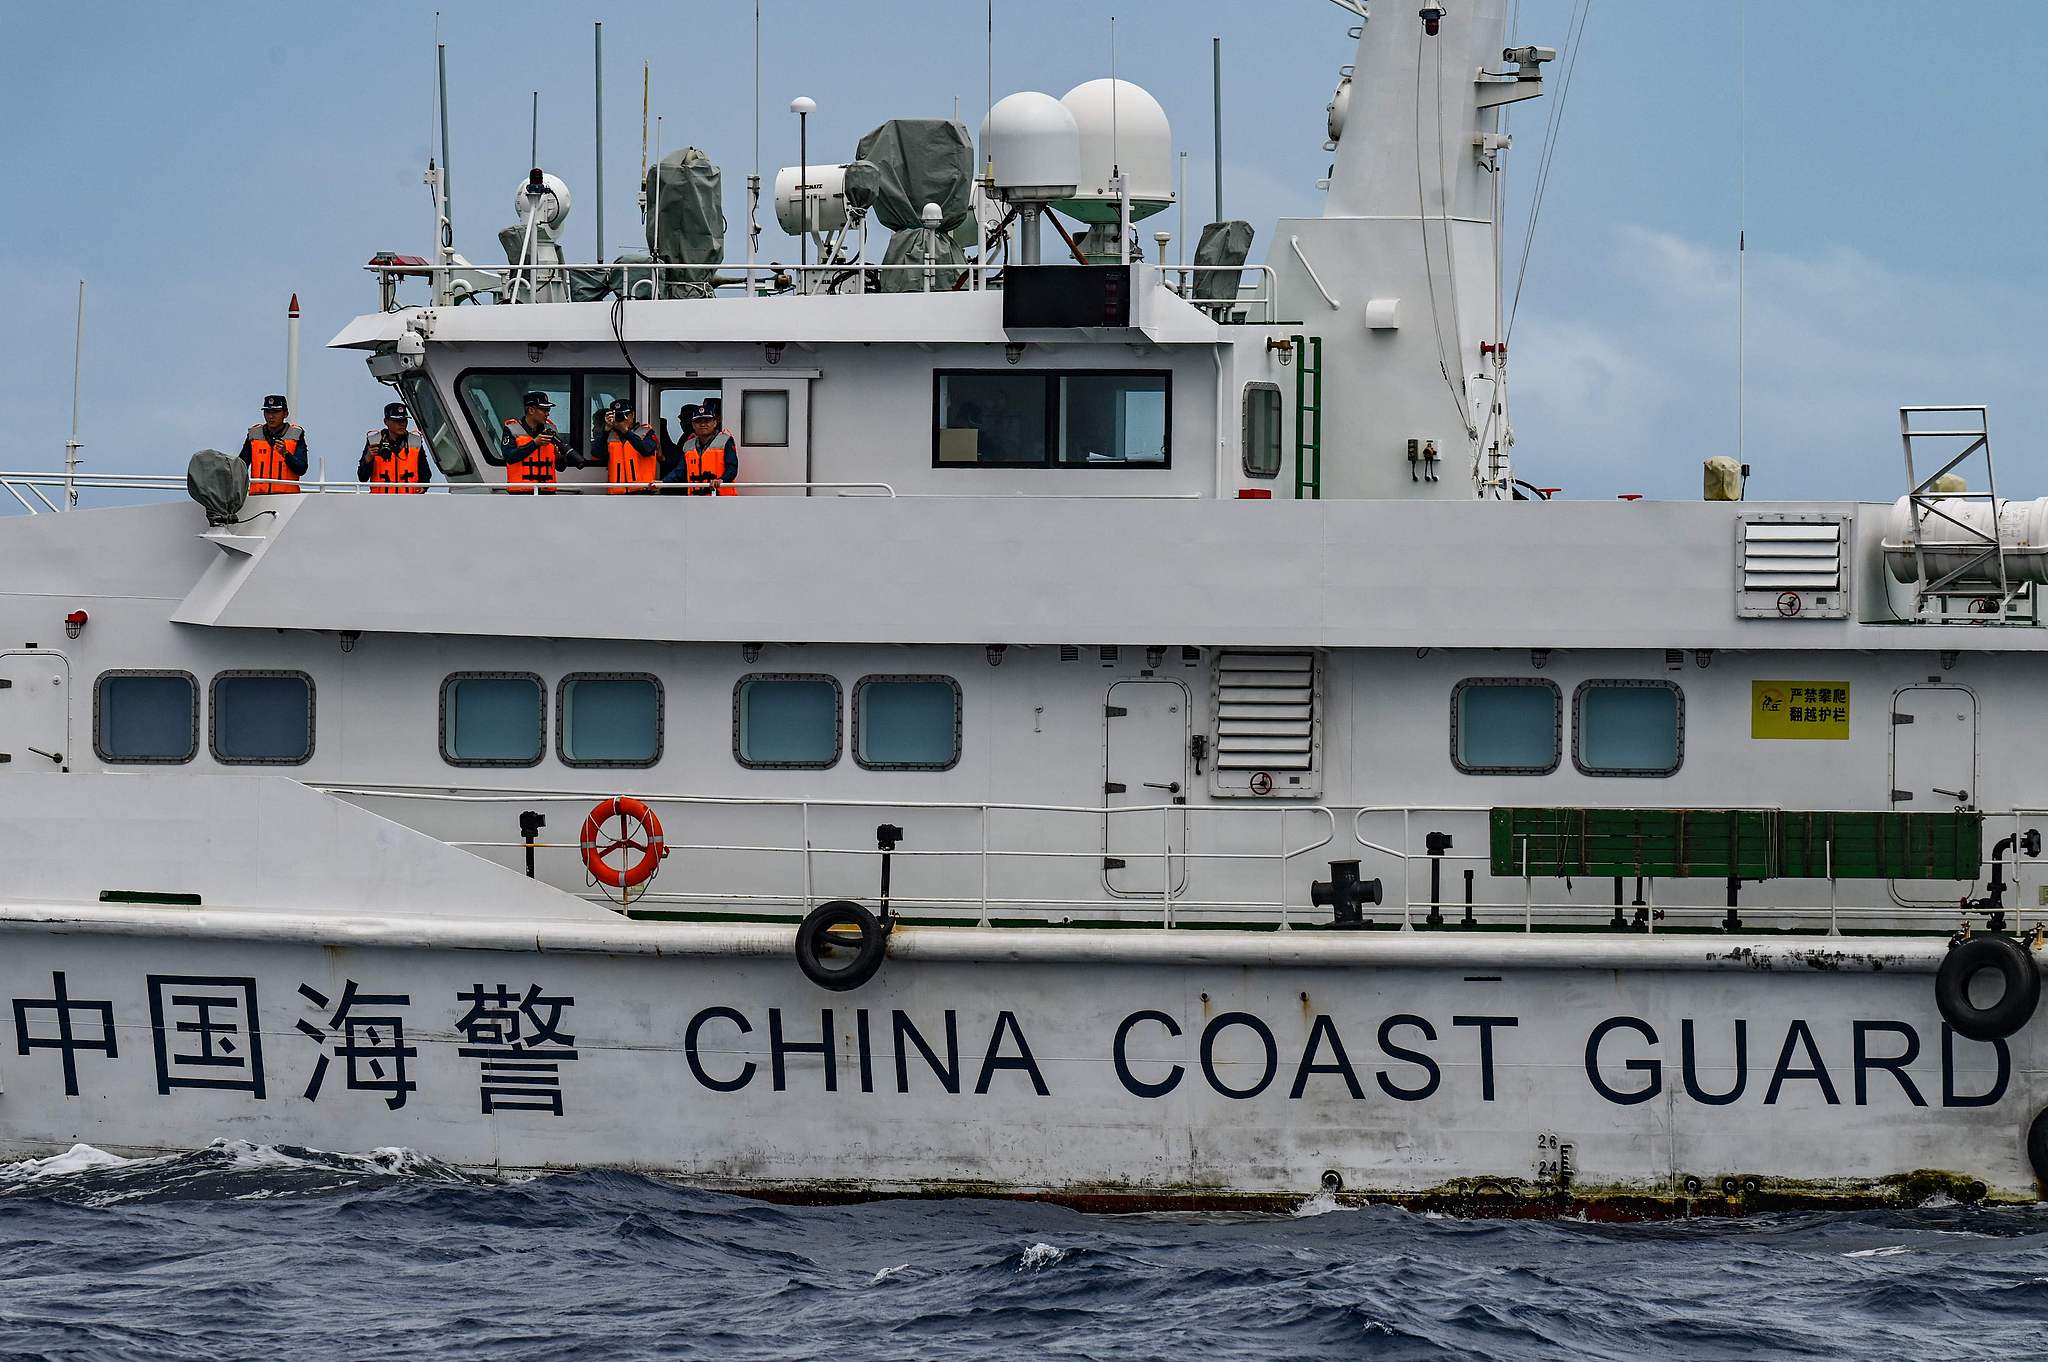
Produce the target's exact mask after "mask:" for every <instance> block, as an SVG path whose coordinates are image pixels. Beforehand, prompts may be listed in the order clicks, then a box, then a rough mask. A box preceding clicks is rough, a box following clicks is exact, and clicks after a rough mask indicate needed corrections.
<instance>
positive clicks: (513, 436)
mask: <svg viewBox="0 0 2048 1362" xmlns="http://www.w3.org/2000/svg"><path fill="white" fill-rule="evenodd" d="M554 405H555V404H554V403H552V402H550V401H548V395H547V394H546V393H544V392H530V393H528V394H527V395H526V413H525V415H523V416H519V417H515V418H512V419H510V420H508V421H506V422H505V429H504V431H503V432H502V433H501V434H500V435H499V437H498V453H499V455H500V457H501V458H502V459H503V460H504V463H505V481H506V483H507V484H508V485H510V486H513V487H518V488H522V489H524V488H530V489H532V490H533V491H535V492H539V491H543V490H545V491H550V492H552V491H553V490H554V488H555V476H556V474H557V473H558V472H559V471H560V468H561V461H562V452H561V434H560V432H558V431H557V430H556V429H555V423H554V420H553V418H551V417H550V416H549V415H548V413H549V412H550V411H552V410H553V409H554Z"/></svg>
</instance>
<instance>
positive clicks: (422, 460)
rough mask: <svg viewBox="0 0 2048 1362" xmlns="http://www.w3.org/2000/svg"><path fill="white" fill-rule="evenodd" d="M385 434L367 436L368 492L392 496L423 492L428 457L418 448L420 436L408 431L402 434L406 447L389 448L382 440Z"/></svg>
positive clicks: (375, 433)
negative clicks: (400, 485) (393, 485)
mask: <svg viewBox="0 0 2048 1362" xmlns="http://www.w3.org/2000/svg"><path fill="white" fill-rule="evenodd" d="M386 433H387V432H384V431H373V432H372V433H371V436H370V449H369V453H368V455H367V457H368V458H369V461H370V490H371V491H372V492H384V493H388V494H392V495H410V494H412V493H416V492H424V491H426V490H427V489H426V487H425V486H423V485H422V484H424V483H425V482H426V480H427V456H426V454H425V452H424V451H422V450H421V449H420V446H419V437H418V436H416V435H415V434H413V432H411V431H407V432H406V433H405V445H404V447H403V448H401V449H392V448H391V447H390V445H389V444H388V443H387V442H386V441H385V440H384V439H383V438H382V437H383V436H384V435H385V434H386ZM379 483H385V484H390V483H404V484H405V486H402V487H392V486H388V485H387V486H382V487H380V486H378V485H377V484H379Z"/></svg>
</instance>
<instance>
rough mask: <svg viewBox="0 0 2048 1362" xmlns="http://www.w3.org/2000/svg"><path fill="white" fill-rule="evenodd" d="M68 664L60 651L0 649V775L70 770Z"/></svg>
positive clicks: (50, 773) (69, 680) (44, 773)
mask: <svg viewBox="0 0 2048 1362" xmlns="http://www.w3.org/2000/svg"><path fill="white" fill-rule="evenodd" d="M70 739H71V667H70V664H69V663H68V662H66V661H65V658H64V654H62V653H46V652H40V651H38V652H24V653H0V776H4V775H54V774H56V773H57V772H59V771H68V770H70V769H71V746H70Z"/></svg>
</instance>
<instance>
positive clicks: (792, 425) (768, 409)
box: [724, 377, 845, 496]
mask: <svg viewBox="0 0 2048 1362" xmlns="http://www.w3.org/2000/svg"><path fill="white" fill-rule="evenodd" d="M810 386H811V385H810V381H809V380H808V379H805V378H802V377H797V378H728V379H726V380H725V397H724V403H725V428H726V429H727V430H728V431H730V432H731V433H732V438H733V439H734V440H735V441H737V442H738V444H739V451H740V476H739V480H740V481H741V482H753V483H762V482H775V483H805V482H809V481H811V477H812V475H811V451H810V428H811V411H810ZM827 476H830V475H827ZM839 476H842V477H843V476H845V475H844V473H843V472H842V473H840V474H839ZM740 495H742V496H777V495H782V496H802V495H804V489H803V488H802V487H750V488H741V489H740Z"/></svg>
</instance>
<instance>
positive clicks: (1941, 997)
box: [1934, 932, 2041, 1040]
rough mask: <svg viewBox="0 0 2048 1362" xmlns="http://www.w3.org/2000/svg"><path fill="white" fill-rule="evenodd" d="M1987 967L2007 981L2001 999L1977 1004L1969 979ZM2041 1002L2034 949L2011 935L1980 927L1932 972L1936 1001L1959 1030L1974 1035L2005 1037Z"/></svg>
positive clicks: (1986, 1038)
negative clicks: (1971, 994) (1974, 1001)
mask: <svg viewBox="0 0 2048 1362" xmlns="http://www.w3.org/2000/svg"><path fill="white" fill-rule="evenodd" d="M1986 970H1989V971H1991V972H1992V973H1995V974H1997V975H1998V976H1999V978H2000V979H2001V981H2002V982H2003V983H2004V985H2005V989H2004V991H2003V992H2002V993H2001V994H1999V997H1998V1001H1997V1002H1994V1003H1992V1004H1991V1005H1990V1006H1989V1007H1978V1006H1976V1005H1975V1004H1973V1003H1972V1002H1971V1001H1970V981H1971V980H1972V979H1974V978H1976V977H1977V976H1978V975H1979V974H1982V973H1984V972H1985V971H1986ZM2040 1002H2041V971H2040V970H2039V969H2037V968H2035V966H2034V953H2033V952H2032V951H2030V950H2028V949H2027V948H2026V947H2025V946H2024V945H2022V944H2020V943H2019V942H2018V941H2015V940H2014V939H2013V938H2012V937H2009V936H2003V935H2000V934H1998V933H1996V932H1979V933H1978V934H1977V935H1975V936H1973V937H1971V938H1970V939H1969V940H1967V941H1963V942H1959V943H1958V944H1956V945H1955V946H1954V947H1952V948H1951V949H1950V950H1949V953H1948V955H1947V956H1946V957H1944V958H1943V960H1942V962H1941V968H1940V969H1939V970H1938V971H1937V972H1936V973H1935V976H1934V1003H1935V1006H1937V1007H1939V1008H1940V1009H1941V1018H1942V1020H1943V1021H1945V1022H1947V1023H1948V1024H1949V1025H1950V1026H1952V1027H1954V1028H1955V1030H1956V1034H1958V1035H1962V1036H1968V1037H1969V1038H1970V1039H1971V1040H2004V1039H2005V1038H2006V1037H2007V1036H2010V1035H2012V1034H2013V1033H2015V1032H2017V1031H2018V1030H2019V1029H2020V1028H2021V1027H2023V1026H2025V1025H2026V1024H2027V1022H2028V1021H2029V1020H2031V1019H2032V1017H2033V1015H2034V1009H2035V1008H2036V1007H2038V1006H2039V1005H2040Z"/></svg>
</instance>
